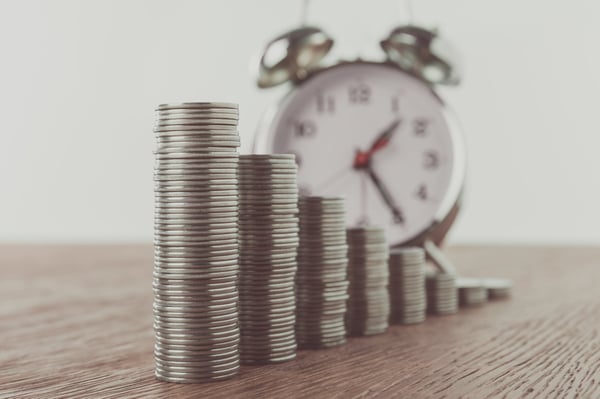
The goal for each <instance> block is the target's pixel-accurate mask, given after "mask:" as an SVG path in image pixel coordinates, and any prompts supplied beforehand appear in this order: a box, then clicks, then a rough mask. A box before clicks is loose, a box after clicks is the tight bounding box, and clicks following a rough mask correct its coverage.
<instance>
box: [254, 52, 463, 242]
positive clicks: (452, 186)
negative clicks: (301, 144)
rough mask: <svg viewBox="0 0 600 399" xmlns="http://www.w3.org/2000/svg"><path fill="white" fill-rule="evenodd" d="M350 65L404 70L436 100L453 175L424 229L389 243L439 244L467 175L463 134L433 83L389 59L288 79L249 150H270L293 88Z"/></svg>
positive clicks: (345, 63)
mask: <svg viewBox="0 0 600 399" xmlns="http://www.w3.org/2000/svg"><path fill="white" fill-rule="evenodd" d="M349 65H373V66H378V67H379V66H380V67H384V68H390V69H393V70H394V71H396V72H399V73H403V74H405V75H408V76H409V77H411V78H413V79H416V80H417V81H419V82H421V83H422V84H423V85H424V86H425V87H426V88H427V90H429V91H430V92H431V94H432V95H433V96H434V98H435V99H436V101H438V103H439V105H440V108H441V112H442V116H443V117H444V120H445V121H446V124H447V126H448V131H449V133H450V141H451V143H452V161H453V165H452V174H451V176H450V182H449V183H448V189H447V190H446V193H445V194H444V199H443V200H442V202H441V203H440V206H439V207H438V209H437V211H436V212H435V214H434V217H433V221H432V223H431V224H430V225H429V226H428V227H426V228H425V229H423V230H422V231H421V232H420V233H418V234H416V235H414V236H413V237H410V238H409V239H407V240H404V241H402V242H399V243H390V246H392V247H401V246H408V245H419V246H420V245H422V244H423V242H424V241H426V240H428V239H429V240H431V241H433V242H434V243H435V244H437V245H440V244H441V243H442V242H443V240H444V238H445V237H446V234H447V233H448V231H449V230H450V228H451V227H452V225H453V224H454V221H455V220H456V217H457V216H458V213H459V211H460V209H461V207H462V202H463V194H464V186H465V177H466V163H467V161H466V146H465V142H464V137H463V135H462V132H461V128H460V126H459V123H458V120H457V118H456V116H455V115H454V113H453V112H452V111H451V110H450V109H449V107H448V106H447V104H446V102H445V101H444V100H443V99H442V97H441V96H440V95H439V94H438V93H437V92H436V91H435V90H433V88H432V85H431V84H429V83H428V82H426V81H424V80H422V79H420V78H418V77H417V76H415V75H414V74H412V73H409V72H407V71H404V70H402V69H400V68H399V67H398V66H397V65H396V64H393V63H391V62H387V61H386V62H376V61H365V60H360V59H359V60H356V61H340V62H338V63H337V64H333V65H329V66H326V67H323V68H319V69H316V70H313V71H311V72H310V73H309V74H307V75H306V76H305V77H304V78H302V79H297V80H295V81H293V82H291V87H290V88H289V90H288V92H287V93H286V94H285V95H284V96H283V97H282V98H281V99H280V100H279V101H277V102H276V103H275V104H273V105H271V106H270V107H269V108H267V110H266V111H265V113H264V115H263V116H262V118H261V119H260V121H259V123H258V126H257V128H256V131H255V134H254V141H253V144H252V151H253V152H254V153H272V152H273V143H274V132H273V131H272V130H273V129H272V126H273V122H274V121H275V118H276V117H277V115H278V114H279V113H281V112H282V110H283V109H284V108H285V106H286V104H287V103H288V102H289V101H290V100H291V98H292V97H293V96H294V93H295V90H296V89H297V87H298V86H301V85H303V84H305V83H306V82H309V81H310V80H311V79H313V78H314V77H315V76H319V75H321V74H322V73H324V72H328V71H331V70H333V69H337V68H340V67H344V66H349Z"/></svg>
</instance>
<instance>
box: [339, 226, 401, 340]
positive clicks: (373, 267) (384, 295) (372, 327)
mask: <svg viewBox="0 0 600 399" xmlns="http://www.w3.org/2000/svg"><path fill="white" fill-rule="evenodd" d="M346 233H347V240H348V277H349V278H348V279H349V281H350V285H349V289H348V292H349V295H350V297H349V298H348V312H347V314H346V325H347V328H348V332H349V334H350V335H371V334H379V333H383V332H385V330H386V329H387V327H388V325H389V316H390V298H389V293H388V288H387V287H388V277H389V271H388V255H389V249H388V245H387V242H386V239H385V234H384V231H383V229H381V228H377V227H368V228H353V229H348V230H347V231H346Z"/></svg>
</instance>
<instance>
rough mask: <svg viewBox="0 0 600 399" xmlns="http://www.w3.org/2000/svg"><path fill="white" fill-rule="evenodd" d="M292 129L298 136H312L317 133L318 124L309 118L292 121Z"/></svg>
mask: <svg viewBox="0 0 600 399" xmlns="http://www.w3.org/2000/svg"><path fill="white" fill-rule="evenodd" d="M292 129H293V131H294V134H295V135H296V136H298V137H312V136H314V135H315V134H317V125H315V123H314V122H312V121H309V120H307V121H294V122H292Z"/></svg>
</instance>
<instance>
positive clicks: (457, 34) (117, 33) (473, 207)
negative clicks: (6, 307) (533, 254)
mask: <svg viewBox="0 0 600 399" xmlns="http://www.w3.org/2000/svg"><path fill="white" fill-rule="evenodd" d="M313 3H314V5H313V7H312V8H311V18H310V22H312V23H314V24H319V25H321V26H322V27H323V28H325V29H326V30H327V31H329V32H330V33H331V34H332V35H334V36H335V38H336V39H337V40H338V43H337V45H336V54H335V56H336V57H346V58H347V57H351V58H353V57H356V56H358V55H362V56H364V57H369V56H371V55H375V56H378V55H379V50H378V41H379V40H380V39H381V38H383V37H384V36H385V35H386V34H387V32H388V31H389V30H390V28H391V27H392V26H394V25H395V24H399V23H401V22H405V21H406V15H405V14H404V13H401V8H400V7H399V4H398V2H397V1H392V0H371V1H347V0H314V1H313ZM299 9H300V2H299V1H298V0H294V1H292V0H287V1H282V0H254V1H243V0H218V1H217V0H204V1H200V0H189V1H178V0H176V1H173V0H171V1H148V0H118V1H117V0H94V1H83V0H69V1H67V0H53V1H47V0H0V241H13V242H14V241H149V240H151V237H152V212H153V204H152V165H153V156H152V149H153V145H154V143H153V134H152V131H151V129H152V124H153V118H154V115H153V108H154V107H155V105H156V104H158V103H162V102H170V101H183V100H218V99H221V100H227V101H235V102H239V103H240V107H241V118H242V120H241V124H240V128H241V133H242V138H243V140H244V146H243V151H244V152H247V151H249V149H250V143H251V139H252V135H253V130H254V128H255V125H256V123H257V121H258V119H259V116H260V114H261V112H262V111H263V110H264V109H265V108H266V107H267V106H268V105H269V104H271V103H272V102H274V101H276V100H277V99H278V97H279V96H280V95H281V94H283V91H282V90H271V91H263V92H259V91H258V90H257V89H255V86H254V84H253V76H252V74H251V72H250V69H249V60H250V58H251V57H252V56H253V55H255V54H256V52H257V51H258V49H259V48H260V47H261V46H262V45H263V44H264V43H265V42H266V41H267V40H268V39H270V38H272V37H273V36H274V35H275V34H278V33H280V32H282V31H284V30H286V29H289V28H291V27H293V26H294V25H296V24H297V23H298V21H299ZM414 11H415V17H416V22H419V23H423V24H425V25H428V26H436V25H437V26H440V28H441V30H442V32H443V33H445V34H446V36H447V37H449V38H450V39H451V40H452V41H453V42H454V43H455V44H456V45H457V46H458V47H459V49H460V50H461V52H462V54H463V56H464V58H465V81H464V84H463V85H461V86H460V87H459V88H457V89H448V90H445V91H444V93H443V94H444V95H445V98H446V99H447V100H448V102H449V103H450V104H451V105H452V106H453V108H454V109H455V110H456V112H457V114H458V115H459V117H460V119H461V120H462V124H463V127H464V132H465V135H466V139H467V143H468V145H469V150H470V152H469V176H468V192H467V203H466V207H465V209H464V213H463V215H462V217H461V218H460V220H459V222H458V224H457V225H456V228H455V229H454V230H453V234H452V237H451V239H452V241H453V242H509V243H532V242H533V243H542V242H550V243H595V244H600V230H599V229H598V224H599V222H600V211H599V205H600V178H599V176H600V119H599V117H598V116H599V114H600V107H599V105H600V100H599V98H598V93H599V89H600V47H599V46H598V39H599V38H600V2H598V1H595V0H588V1H586V0H575V1H570V2H568V1H558V0H528V1H519V0H503V1H498V0H497V1H481V0H414Z"/></svg>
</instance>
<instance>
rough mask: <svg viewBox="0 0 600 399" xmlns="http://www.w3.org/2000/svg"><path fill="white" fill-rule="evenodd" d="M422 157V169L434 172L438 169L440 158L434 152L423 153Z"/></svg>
mask: <svg viewBox="0 0 600 399" xmlns="http://www.w3.org/2000/svg"><path fill="white" fill-rule="evenodd" d="M423 156H424V157H423V167H424V168H425V169H429V170H435V169H437V168H439V167H440V156H439V155H438V153H437V152H436V151H433V150H429V151H425V153H424V154H423Z"/></svg>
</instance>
